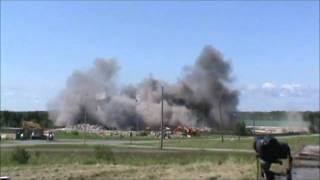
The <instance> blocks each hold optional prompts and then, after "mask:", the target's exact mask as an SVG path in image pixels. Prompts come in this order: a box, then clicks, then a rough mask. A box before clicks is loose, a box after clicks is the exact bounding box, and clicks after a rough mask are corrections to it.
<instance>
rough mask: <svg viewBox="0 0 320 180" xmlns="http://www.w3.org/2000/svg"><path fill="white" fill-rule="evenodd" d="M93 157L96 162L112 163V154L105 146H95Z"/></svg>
mask: <svg viewBox="0 0 320 180" xmlns="http://www.w3.org/2000/svg"><path fill="white" fill-rule="evenodd" d="M94 156H95V158H96V159H97V160H103V161H107V162H114V155H113V152H112V151H111V149H110V148H109V147H106V146H95V147H94Z"/></svg>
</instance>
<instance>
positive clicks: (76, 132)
mask: <svg viewBox="0 0 320 180" xmlns="http://www.w3.org/2000/svg"><path fill="white" fill-rule="evenodd" d="M71 134H72V135H74V136H78V135H79V132H78V131H72V132H71Z"/></svg>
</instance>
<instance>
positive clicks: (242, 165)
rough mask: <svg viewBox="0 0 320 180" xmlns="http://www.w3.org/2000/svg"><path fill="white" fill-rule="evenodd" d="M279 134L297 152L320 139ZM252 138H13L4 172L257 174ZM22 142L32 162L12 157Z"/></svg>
mask: <svg viewBox="0 0 320 180" xmlns="http://www.w3.org/2000/svg"><path fill="white" fill-rule="evenodd" d="M278 139H279V140H280V141H285V142H288V143H289V144H290V146H291V147H292V151H294V152H295V151H297V150H298V149H299V148H300V147H301V146H303V145H305V144H319V135H303V136H291V137H290V136H286V137H279V138H278ZM252 141H253V139H252V138H251V137H243V138H241V139H240V140H238V139H237V138H234V137H226V138H225V141H224V143H222V142H221V141H220V138H219V137H209V138H208V137H207V138H204V137H198V138H185V139H170V140H166V141H165V144H164V147H165V149H164V150H162V151H161V150H159V148H158V147H159V140H136V141H135V140H134V141H133V142H132V144H130V141H128V140H101V139H100V140H93V139H88V140H87V145H83V144H82V143H83V141H82V140H81V139H78V140H77V139H73V140H67V139H66V140H57V141H54V142H48V141H15V142H10V141H9V142H2V150H1V167H2V168H1V172H2V175H8V176H10V177H11V178H12V179H254V178H255V174H256V159H255V155H254V153H253V151H252ZM30 143H31V144H30ZM37 143H38V144H37ZM59 143H60V144H59ZM97 144H104V145H103V146H102V145H100V146H99V147H103V148H105V149H107V150H108V151H106V154H107V158H99V157H97V156H96V154H97V152H96V151H97V150H96V147H97ZM16 145H20V146H22V147H24V148H26V150H27V151H28V152H30V154H31V158H30V159H29V161H28V163H27V164H19V163H17V162H15V161H12V159H11V154H12V151H13V150H14V149H15V146H16ZM241 149H243V150H246V151H244V152H242V151H240V150H241ZM110 150H111V151H110ZM211 150H214V151H211ZM224 150H234V151H224ZM237 151H238V152H237ZM274 168H276V169H279V170H281V167H279V166H275V167H274Z"/></svg>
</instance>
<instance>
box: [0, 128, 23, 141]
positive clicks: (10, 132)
mask: <svg viewBox="0 0 320 180" xmlns="http://www.w3.org/2000/svg"><path fill="white" fill-rule="evenodd" d="M19 131H22V128H14V127H1V129H0V134H1V139H10V140H14V139H16V136H17V133H18V132H19Z"/></svg>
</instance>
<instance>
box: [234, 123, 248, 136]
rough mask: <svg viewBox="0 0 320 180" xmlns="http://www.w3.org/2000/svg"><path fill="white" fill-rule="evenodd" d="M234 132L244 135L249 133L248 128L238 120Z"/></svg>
mask: <svg viewBox="0 0 320 180" xmlns="http://www.w3.org/2000/svg"><path fill="white" fill-rule="evenodd" d="M235 133H236V134H237V135H238V136H246V135H248V134H249V132H248V130H247V129H246V124H245V123H244V122H243V121H242V122H238V123H237V124H236V127H235Z"/></svg>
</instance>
